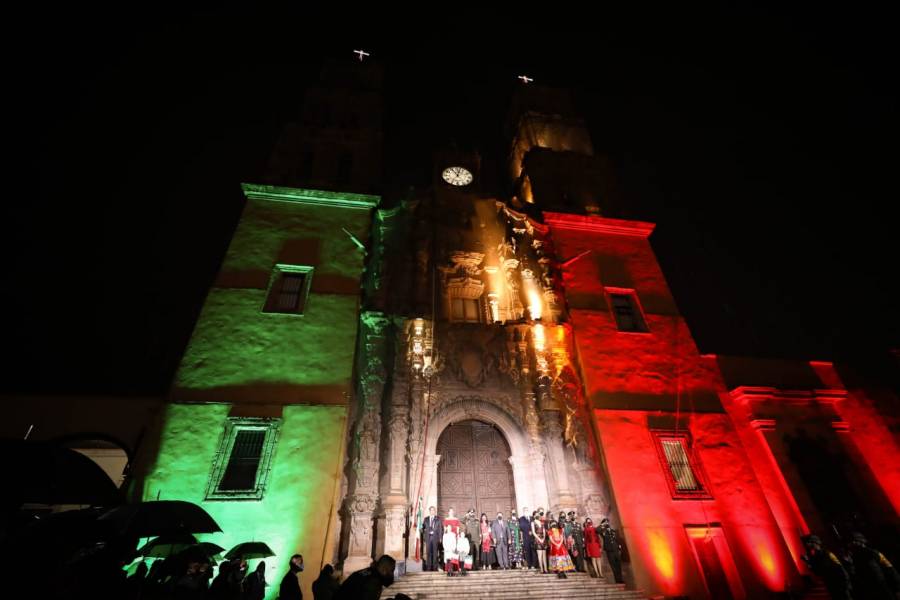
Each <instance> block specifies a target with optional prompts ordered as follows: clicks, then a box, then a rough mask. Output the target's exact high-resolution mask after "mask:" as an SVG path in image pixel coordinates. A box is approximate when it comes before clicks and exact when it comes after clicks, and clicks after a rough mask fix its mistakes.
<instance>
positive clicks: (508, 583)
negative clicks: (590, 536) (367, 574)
mask: <svg viewBox="0 0 900 600" xmlns="http://www.w3.org/2000/svg"><path fill="white" fill-rule="evenodd" d="M398 593H403V594H406V595H407V596H409V597H411V598H413V599H414V600H445V599H446V600H459V598H461V597H472V598H490V599H491V600H515V599H517V598H547V599H549V598H566V599H577V600H580V599H587V598H598V599H604V600H636V599H641V598H645V596H644V595H643V594H641V593H640V592H638V591H634V590H626V589H625V586H624V585H622V584H617V583H613V582H608V581H606V580H604V579H597V578H593V577H590V576H589V575H588V574H587V573H577V572H575V573H568V574H567V577H566V579H559V578H557V577H556V575H555V574H542V573H539V572H537V571H521V570H509V571H482V570H476V571H470V572H469V574H468V575H466V576H464V577H463V576H459V575H455V576H453V577H448V576H447V574H446V573H444V572H435V571H426V572H420V573H409V574H407V575H406V576H404V577H401V578H400V579H398V580H397V581H396V582H395V583H394V585H392V586H391V587H390V588H388V589H386V590H384V592H382V594H381V596H382V598H392V597H393V596H395V595H396V594H398Z"/></svg>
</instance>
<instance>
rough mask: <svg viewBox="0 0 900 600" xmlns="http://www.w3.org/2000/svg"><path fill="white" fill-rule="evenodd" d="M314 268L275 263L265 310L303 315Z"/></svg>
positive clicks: (267, 311)
mask: <svg viewBox="0 0 900 600" xmlns="http://www.w3.org/2000/svg"><path fill="white" fill-rule="evenodd" d="M312 270H313V268H312V267H306V266H299V265H275V269H274V271H273V272H272V277H271V279H270V281H269V293H268V294H267V296H266V304H265V306H263V312H266V313H276V314H284V315H302V314H303V311H304V309H305V308H306V301H307V297H308V296H309V286H310V283H311V280H312Z"/></svg>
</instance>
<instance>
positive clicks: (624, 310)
mask: <svg viewBox="0 0 900 600" xmlns="http://www.w3.org/2000/svg"><path fill="white" fill-rule="evenodd" d="M609 303H610V306H611V308H612V312H613V316H614V317H615V318H616V326H617V327H618V328H619V331H629V332H632V333H645V332H647V331H648V329H647V323H646V322H645V321H644V315H643V314H641V308H640V306H639V305H638V302H637V298H636V297H635V294H634V292H619V291H616V292H609Z"/></svg>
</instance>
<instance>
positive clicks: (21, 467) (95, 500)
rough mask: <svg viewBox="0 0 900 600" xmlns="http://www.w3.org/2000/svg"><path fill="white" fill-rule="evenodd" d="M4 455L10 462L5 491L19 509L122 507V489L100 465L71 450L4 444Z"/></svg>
mask: <svg viewBox="0 0 900 600" xmlns="http://www.w3.org/2000/svg"><path fill="white" fill-rule="evenodd" d="M0 453H2V455H3V456H6V457H7V458H8V459H10V460H8V461H7V463H6V469H7V472H6V473H5V474H4V477H3V482H4V486H3V487H4V490H5V491H6V492H8V493H9V494H11V495H12V498H14V500H15V502H16V503H17V506H20V505H22V504H25V503H32V504H87V505H91V506H117V505H119V504H121V503H122V494H121V492H120V491H119V488H117V487H116V484H115V483H113V481H112V479H110V478H109V475H107V474H106V472H105V471H104V470H103V469H102V468H100V465H98V464H97V463H95V462H94V461H92V460H91V459H90V458H88V457H87V456H85V455H84V454H81V453H80V452H76V451H75V450H72V449H71V448H66V447H64V446H59V445H57V444H53V443H50V442H30V441H24V440H0Z"/></svg>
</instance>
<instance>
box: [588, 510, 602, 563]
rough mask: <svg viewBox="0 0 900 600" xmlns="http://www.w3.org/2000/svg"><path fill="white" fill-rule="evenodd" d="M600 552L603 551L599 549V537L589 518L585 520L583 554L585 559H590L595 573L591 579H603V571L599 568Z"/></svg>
mask: <svg viewBox="0 0 900 600" xmlns="http://www.w3.org/2000/svg"><path fill="white" fill-rule="evenodd" d="M602 552H603V551H602V550H601V549H600V536H599V535H597V530H596V529H594V522H593V521H591V519H590V518H588V519H585V521H584V553H585V554H587V557H588V558H589V559H591V564H592V565H594V573H596V575H592V577H603V570H602V567H601V566H600V556H601V554H602Z"/></svg>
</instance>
